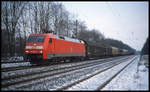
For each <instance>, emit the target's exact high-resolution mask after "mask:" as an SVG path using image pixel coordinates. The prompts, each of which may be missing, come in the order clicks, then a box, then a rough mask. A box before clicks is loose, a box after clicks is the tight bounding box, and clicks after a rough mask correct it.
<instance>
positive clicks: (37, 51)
mask: <svg viewBox="0 0 150 92" xmlns="http://www.w3.org/2000/svg"><path fill="white" fill-rule="evenodd" d="M45 38H46V36H45V35H41V34H30V36H29V38H28V40H27V42H26V47H25V55H26V57H27V59H29V60H30V61H36V60H42V59H43V57H44V56H43V55H44V54H43V53H44V41H45Z"/></svg>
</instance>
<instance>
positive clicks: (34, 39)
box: [27, 36, 45, 42]
mask: <svg viewBox="0 0 150 92" xmlns="http://www.w3.org/2000/svg"><path fill="white" fill-rule="evenodd" d="M44 39H45V36H30V37H29V39H28V41H27V42H44Z"/></svg>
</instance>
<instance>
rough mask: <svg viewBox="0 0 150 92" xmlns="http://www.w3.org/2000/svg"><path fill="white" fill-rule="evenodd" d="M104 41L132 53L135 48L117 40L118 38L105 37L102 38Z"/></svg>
mask: <svg viewBox="0 0 150 92" xmlns="http://www.w3.org/2000/svg"><path fill="white" fill-rule="evenodd" d="M104 43H106V44H109V45H111V46H114V47H117V48H120V49H126V50H129V51H131V52H133V53H135V51H136V50H135V49H133V48H132V47H130V46H129V45H127V44H125V43H123V42H122V41H118V40H115V39H110V38H109V39H105V40H104Z"/></svg>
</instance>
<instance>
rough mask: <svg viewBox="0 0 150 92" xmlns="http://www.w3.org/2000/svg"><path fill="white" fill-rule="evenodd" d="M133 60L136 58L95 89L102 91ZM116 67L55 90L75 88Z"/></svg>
mask: <svg viewBox="0 0 150 92" xmlns="http://www.w3.org/2000/svg"><path fill="white" fill-rule="evenodd" d="M135 59H136V58H134V59H132V60H131V62H129V63H128V64H126V65H125V66H124V67H123V68H122V69H121V70H119V71H118V72H117V73H115V74H114V75H113V76H111V77H110V78H109V79H107V80H106V81H105V82H104V83H102V84H101V85H100V86H99V87H97V89H96V90H101V89H103V88H104V87H105V86H106V85H107V84H108V83H109V82H110V81H111V80H113V79H114V78H115V77H116V76H117V75H118V74H119V73H120V72H122V71H123V70H124V69H125V68H126V67H127V66H129V65H130V64H131V63H132V62H133V61H134V60H135ZM120 63H122V62H120ZM120 63H118V64H116V65H119V64H120ZM116 65H113V66H111V67H108V68H106V69H104V70H102V71H99V72H97V73H94V74H92V75H90V76H88V77H85V78H83V79H81V80H78V81H76V82H73V83H71V84H69V85H66V86H63V87H61V88H59V89H57V90H61V91H62V90H67V89H69V88H71V87H73V86H75V85H77V84H79V83H82V82H84V81H86V80H88V79H90V78H92V77H93V76H96V75H98V74H101V73H102V72H104V71H107V70H108V69H111V68H112V67H114V66H116Z"/></svg>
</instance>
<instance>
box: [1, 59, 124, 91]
mask: <svg viewBox="0 0 150 92" xmlns="http://www.w3.org/2000/svg"><path fill="white" fill-rule="evenodd" d="M124 59H127V58H124ZM109 60H111V59H109ZM105 61H107V60H103V63H104V62H105ZM98 64H102V62H94V63H93V62H91V63H88V64H85V65H84V64H81V65H77V66H70V67H67V68H66V67H64V68H58V69H57V68H56V69H54V70H47V71H42V72H35V73H29V74H25V75H20V76H13V77H10V78H4V79H2V88H6V89H7V87H9V86H13V85H18V84H21V83H25V82H30V81H32V80H38V79H41V78H46V77H49V76H51V77H52V76H56V75H60V74H64V73H67V72H71V71H76V70H81V69H84V68H87V67H90V66H96V65H98ZM60 70H62V71H60ZM46 73H49V74H46ZM42 74H45V75H42ZM39 75H42V76H39ZM29 76H30V78H29ZM31 76H32V77H31ZM33 76H34V77H33ZM17 79H18V80H17ZM13 80H17V81H13ZM10 81H11V82H10ZM31 85H32V84H31ZM24 87H25V86H24Z"/></svg>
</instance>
